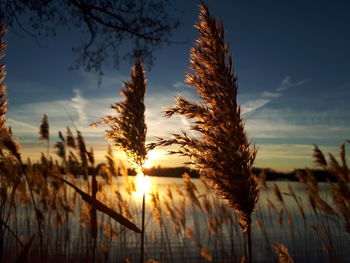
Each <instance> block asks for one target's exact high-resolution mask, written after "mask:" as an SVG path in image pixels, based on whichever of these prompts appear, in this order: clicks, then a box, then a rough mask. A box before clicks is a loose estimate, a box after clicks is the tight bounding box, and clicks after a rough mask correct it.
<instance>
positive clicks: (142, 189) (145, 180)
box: [133, 172, 152, 200]
mask: <svg viewBox="0 0 350 263" xmlns="http://www.w3.org/2000/svg"><path fill="white" fill-rule="evenodd" d="M135 186H136V191H135V192H134V194H133V196H134V197H135V198H137V199H138V200H142V197H143V195H144V194H145V198H146V199H148V198H149V194H150V193H151V191H152V182H151V179H150V177H149V176H147V175H144V174H143V173H142V172H138V173H137V175H136V177H135Z"/></svg>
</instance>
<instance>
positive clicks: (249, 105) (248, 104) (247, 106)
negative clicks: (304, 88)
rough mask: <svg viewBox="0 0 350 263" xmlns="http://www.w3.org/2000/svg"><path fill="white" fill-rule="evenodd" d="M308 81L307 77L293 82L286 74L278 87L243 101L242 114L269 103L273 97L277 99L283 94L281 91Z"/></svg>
mask: <svg viewBox="0 0 350 263" xmlns="http://www.w3.org/2000/svg"><path fill="white" fill-rule="evenodd" d="M307 81H309V79H304V80H301V81H298V82H295V83H291V82H290V77H289V76H286V77H285V78H284V79H283V80H282V82H281V85H280V87H279V88H276V89H275V90H274V91H272V92H271V91H264V92H262V93H261V94H260V96H259V98H256V99H253V100H248V101H245V102H244V103H243V104H242V105H241V108H242V114H247V113H250V112H253V111H256V110H257V109H259V108H261V107H263V106H265V105H267V104H269V103H270V102H271V101H273V100H274V99H277V98H279V97H281V96H282V95H283V91H285V90H287V89H289V88H291V87H297V86H301V85H303V84H304V83H306V82H307Z"/></svg>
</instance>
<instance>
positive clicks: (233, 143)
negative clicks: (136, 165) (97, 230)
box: [149, 3, 258, 232]
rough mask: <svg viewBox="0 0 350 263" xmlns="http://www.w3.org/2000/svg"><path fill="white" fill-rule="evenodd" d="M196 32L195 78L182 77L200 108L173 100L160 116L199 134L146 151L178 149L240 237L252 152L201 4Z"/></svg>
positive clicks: (227, 64)
mask: <svg viewBox="0 0 350 263" xmlns="http://www.w3.org/2000/svg"><path fill="white" fill-rule="evenodd" d="M195 27H196V28H197V30H198V31H199V34H200V38H199V39H197V40H196V44H195V45H194V47H193V48H192V49H191V59H190V62H191V69H192V70H193V71H194V73H192V74H191V73H186V76H187V79H186V82H187V84H188V85H190V86H192V87H194V88H196V90H197V93H198V95H199V96H200V99H201V102H200V103H198V104H197V103H194V102H191V101H189V100H187V99H185V98H183V97H177V98H176V104H175V105H174V106H173V107H172V108H169V109H168V110H166V111H165V116H166V117H171V116H172V115H174V114H178V115H182V116H185V117H186V118H188V119H193V120H194V121H193V123H192V124H191V125H190V129H191V130H194V131H196V132H198V133H199V134H200V138H196V137H193V136H190V135H188V134H187V133H186V132H182V134H173V138H172V139H168V140H166V139H158V141H157V142H155V143H152V144H150V145H149V149H152V148H154V147H156V146H169V145H178V146H180V147H179V149H178V150H176V151H173V152H171V153H177V154H180V155H183V156H188V157H190V158H191V163H193V164H194V165H195V166H196V167H197V168H198V169H199V171H200V174H201V175H202V176H204V177H205V178H206V179H207V180H208V181H209V182H210V183H211V185H212V187H213V188H214V189H215V191H216V193H217V194H218V195H219V196H220V197H221V198H223V199H224V200H226V201H227V203H228V205H229V207H230V208H231V209H232V210H234V211H235V212H236V213H237V215H238V216H239V219H240V224H241V227H242V230H243V232H247V231H248V230H249V227H250V225H251V214H252V212H253V211H254V207H255V204H256V202H257V199H258V186H257V184H256V182H255V181H254V178H253V174H252V172H251V167H252V164H253V162H254V159H255V156H256V149H255V147H251V143H250V142H249V141H248V139H247V135H246V132H245V130H244V123H243V120H242V119H241V116H240V107H239V105H238V104H237V89H238V86H237V78H236V76H235V73H234V71H233V67H232V56H231V54H230V51H229V46H228V44H226V43H225V38H224V27H223V25H222V23H221V22H218V21H217V20H216V19H215V18H213V17H212V16H211V15H210V13H209V11H208V8H207V6H206V5H205V4H204V3H201V4H200V15H199V22H198V23H197V24H196V25H195Z"/></svg>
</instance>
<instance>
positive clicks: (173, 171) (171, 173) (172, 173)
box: [145, 167, 336, 182]
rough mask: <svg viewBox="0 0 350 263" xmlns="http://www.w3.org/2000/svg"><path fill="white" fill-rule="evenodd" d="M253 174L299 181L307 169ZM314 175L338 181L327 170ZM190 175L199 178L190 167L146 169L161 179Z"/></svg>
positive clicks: (148, 173)
mask: <svg viewBox="0 0 350 263" xmlns="http://www.w3.org/2000/svg"><path fill="white" fill-rule="evenodd" d="M252 171H253V173H254V174H256V175H259V174H261V173H262V172H264V173H265V176H266V180H267V181H277V180H288V181H298V178H297V177H296V173H297V172H299V173H302V174H306V173H307V171H306V169H296V170H294V171H291V172H278V171H275V170H273V169H270V168H253V169H252ZM310 171H312V173H313V174H314V176H315V178H316V179H317V180H318V181H320V182H326V181H328V180H329V181H336V179H335V177H334V175H332V174H331V173H329V172H328V171H325V170H319V169H313V170H310ZM185 172H186V173H188V174H189V175H190V176H191V177H192V178H199V174H198V171H196V170H191V169H190V168H188V167H171V168H170V167H152V168H149V169H145V174H147V175H150V176H159V177H181V176H182V174H183V173H185Z"/></svg>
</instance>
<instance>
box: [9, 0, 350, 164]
mask: <svg viewBox="0 0 350 263" xmlns="http://www.w3.org/2000/svg"><path fill="white" fill-rule="evenodd" d="M207 4H208V6H209V9H210V11H211V13H212V14H213V15H214V16H215V17H217V18H219V19H221V20H222V21H223V23H224V27H225V33H226V39H227V41H228V42H229V44H230V47H231V52H232V54H233V63H234V67H235V71H236V73H237V76H238V85H239V96H238V100H239V104H240V105H241V108H242V113H243V115H242V117H243V119H244V121H245V127H246V130H247V134H248V136H249V138H250V139H251V140H252V142H254V143H255V145H256V147H257V148H258V155H257V158H256V163H255V166H256V167H270V168H273V169H276V170H282V171H286V170H293V169H295V168H305V167H306V166H307V167H310V168H312V167H313V162H312V148H313V145H314V144H316V145H318V146H320V148H321V149H322V150H324V152H332V153H335V154H337V152H338V146H339V144H340V143H342V142H343V141H344V140H345V139H349V135H350V103H349V98H350V74H349V73H350V51H349V46H350V26H349V25H350V16H349V15H348V14H349V12H350V2H348V1H340V0H337V1H299V0H297V1H296V0H294V1H289V0H288V1H224V0H215V1H214V0H208V1H207ZM174 5H175V4H174ZM197 5H198V1H193V0H187V1H183V0H180V1H176V5H175V6H176V11H174V10H173V9H171V10H170V11H171V12H173V11H174V12H177V13H176V15H178V17H179V18H180V22H181V23H182V25H181V26H180V27H179V29H177V30H176V31H174V32H173V35H172V40H174V41H178V42H184V44H176V45H170V46H163V47H162V48H161V49H157V51H156V52H155V53H154V56H155V61H154V65H153V67H152V68H151V69H150V70H149V71H148V72H147V73H146V76H147V80H148V83H147V94H146V98H145V102H146V121H147V125H148V134H147V141H148V142H151V141H154V139H155V136H158V137H163V138H167V137H169V134H171V133H174V132H179V131H180V130H181V129H186V123H188V121H187V120H185V119H183V118H180V117H173V118H170V119H164V118H163V117H162V110H164V108H165V107H169V106H171V105H172V104H173V102H174V96H176V95H177V94H182V95H183V96H185V97H188V98H190V99H196V95H195V90H194V89H193V88H191V87H187V86H186V85H185V84H184V80H185V76H184V72H188V71H189V69H188V66H189V50H190V48H191V46H192V44H193V43H194V41H195V39H196V38H197V37H198V34H197V32H196V30H195V29H194V28H193V24H194V23H195V22H196V21H197V18H198V7H197ZM81 38H82V35H79V34H76V32H70V31H67V30H63V29H62V30H60V31H59V32H58V34H57V36H56V37H49V38H40V39H39V40H40V43H41V45H40V46H39V45H38V44H37V43H36V42H35V41H34V40H33V38H31V37H30V36H28V35H26V34H24V33H21V32H19V31H17V33H14V32H12V31H11V30H10V31H9V32H8V33H7V36H6V41H7V48H6V53H5V55H6V58H5V63H6V66H7V77H6V85H7V88H8V98H9V110H8V114H7V117H8V125H10V126H11V127H12V129H13V132H14V135H15V136H16V137H17V138H19V140H20V143H21V149H22V152H23V154H24V156H25V157H30V158H32V159H34V160H35V159H37V158H38V157H39V156H40V153H41V152H42V151H43V152H45V151H46V150H45V149H46V146H45V143H44V142H42V141H39V139H38V138H39V135H38V131H39V126H40V122H41V118H42V116H43V114H47V115H48V117H49V124H50V134H51V142H52V145H53V144H54V142H55V141H57V140H58V136H57V133H58V131H62V132H64V131H65V127H66V126H70V127H72V122H71V120H70V118H69V116H68V114H67V112H69V114H70V115H71V116H72V118H73V119H74V122H75V124H76V125H77V127H78V128H79V129H80V130H81V131H82V132H83V135H84V136H85V138H86V141H87V144H88V146H92V147H93V148H94V150H95V154H96V157H97V159H98V161H103V158H104V154H105V151H106V149H107V144H108V142H107V141H106V140H105V139H104V127H100V128H92V127H89V124H90V123H92V122H96V121H98V120H99V118H100V117H102V116H105V115H107V114H110V113H111V111H110V109H109V107H110V105H111V104H112V103H114V102H116V101H120V100H121V99H122V98H121V96H120V94H119V91H120V89H121V88H122V82H123V81H128V80H129V71H130V68H131V65H130V64H129V63H128V62H127V61H125V62H123V61H122V62H121V64H120V66H119V68H118V69H113V68H112V67H107V68H105V70H104V77H103V79H102V83H101V85H100V86H98V74H97V73H94V72H84V71H83V70H75V71H72V70H69V67H70V66H71V65H73V64H74V57H73V53H72V51H71V48H72V47H74V46H78V45H79V43H80V42H79V41H80V39H81ZM52 151H53V150H52ZM166 152H167V149H156V150H155V152H153V153H151V154H150V160H151V161H152V164H153V165H161V166H179V165H182V163H183V162H184V161H186V160H184V159H182V158H179V157H176V156H171V157H169V156H168V155H166ZM116 157H117V158H118V157H119V158H123V156H122V154H121V153H119V152H116Z"/></svg>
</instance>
